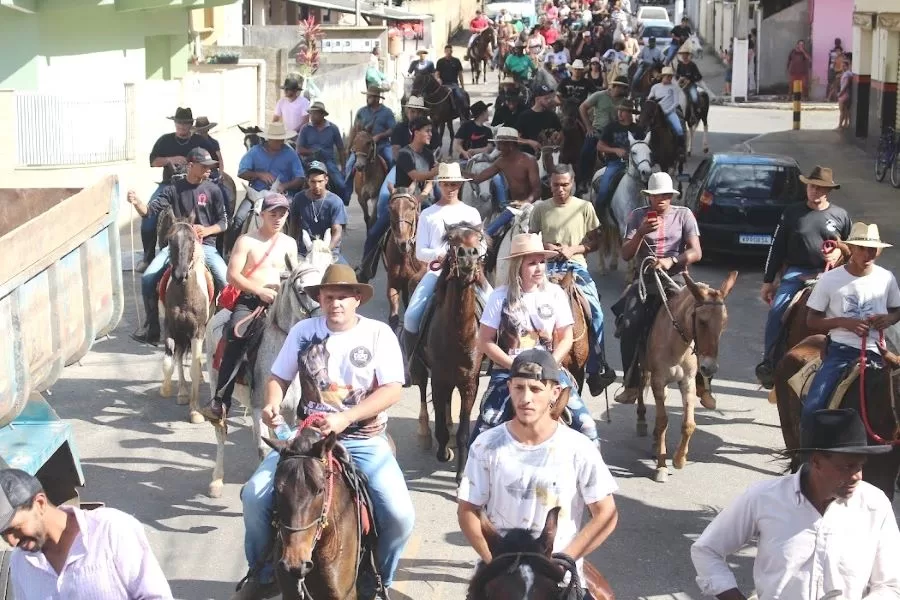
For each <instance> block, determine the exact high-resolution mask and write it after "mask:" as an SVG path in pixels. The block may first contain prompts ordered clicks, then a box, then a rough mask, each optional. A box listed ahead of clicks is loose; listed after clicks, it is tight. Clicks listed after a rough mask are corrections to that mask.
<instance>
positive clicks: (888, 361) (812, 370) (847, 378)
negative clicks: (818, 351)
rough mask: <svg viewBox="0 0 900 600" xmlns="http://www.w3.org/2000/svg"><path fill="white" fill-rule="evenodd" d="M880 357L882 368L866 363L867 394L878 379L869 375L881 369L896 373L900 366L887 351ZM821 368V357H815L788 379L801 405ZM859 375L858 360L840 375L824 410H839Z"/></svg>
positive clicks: (804, 401) (877, 382)
mask: <svg viewBox="0 0 900 600" xmlns="http://www.w3.org/2000/svg"><path fill="white" fill-rule="evenodd" d="M882 357H883V359H884V366H880V365H877V364H872V363H871V362H867V363H866V372H867V375H866V390H867V392H866V393H868V392H869V388H870V386H872V385H873V384H874V385H878V384H879V381H880V379H879V378H878V377H874V376H871V375H870V373H871V374H874V373H878V372H881V371H882V370H883V369H890V370H892V371H896V370H897V368H898V367H900V365H898V357H897V356H896V355H894V354H893V353H891V352H889V351H885V350H882ZM821 366H822V357H821V356H817V357H816V358H814V359H813V360H811V361H809V362H808V363H806V364H805V365H803V367H802V368H801V369H800V370H799V371H797V372H796V373H794V375H793V376H791V378H790V379H788V385H789V386H790V387H791V389H792V390H793V391H794V393H795V394H797V397H798V398H800V402H801V404H805V403H806V396H807V395H808V394H809V388H810V386H811V385H812V382H813V379H815V375H816V373H818V371H819V369H820V368H821ZM859 374H860V363H859V360H855V361H853V362H852V363H851V364H850V365H848V366H847V367H846V368H845V369H844V371H843V372H842V373H841V378H840V379H839V380H838V383H837V385H836V386H834V391H833V392H832V393H831V397H830V398H829V399H828V404H827V405H826V408H829V409H835V408H840V407H841V405H842V404H843V402H844V398H845V396H846V395H847V392H848V391H849V390H850V388H851V386H853V385H854V384H855V383H856V380H857V379H859Z"/></svg>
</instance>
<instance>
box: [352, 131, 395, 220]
mask: <svg viewBox="0 0 900 600" xmlns="http://www.w3.org/2000/svg"><path fill="white" fill-rule="evenodd" d="M350 151H351V152H352V153H353V154H354V155H355V156H356V164H355V165H354V167H353V190H354V191H355V192H356V200H357V202H359V207H360V208H361V209H362V213H363V220H364V221H365V222H366V230H367V231H368V229H369V227H370V226H371V225H372V223H374V222H375V216H376V213H375V211H376V205H377V204H378V193H379V191H380V190H381V186H382V184H383V183H384V178H385V177H387V174H388V171H389V170H390V169H389V168H388V165H387V163H385V162H384V159H383V158H382V157H381V156H380V155H379V154H378V145H377V144H376V143H375V140H374V139H373V137H372V134H371V132H370V131H368V130H365V129H363V130H360V131H358V132H356V135H354V136H353V142H352V144H351V146H350Z"/></svg>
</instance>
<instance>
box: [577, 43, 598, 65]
mask: <svg viewBox="0 0 900 600" xmlns="http://www.w3.org/2000/svg"><path fill="white" fill-rule="evenodd" d="M599 50H600V47H599V46H598V45H597V44H595V43H594V42H585V43H584V45H583V46H582V47H581V52H579V53H578V55H577V56H576V57H575V58H580V59H581V61H582V62H583V63H585V64H587V63H589V62H590V61H591V59H592V58H594V57H595V56H597V52H598V51H599Z"/></svg>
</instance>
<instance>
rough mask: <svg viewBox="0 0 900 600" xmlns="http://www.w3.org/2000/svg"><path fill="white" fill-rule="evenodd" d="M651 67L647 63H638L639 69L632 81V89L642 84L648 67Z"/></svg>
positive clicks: (636, 70)
mask: <svg viewBox="0 0 900 600" xmlns="http://www.w3.org/2000/svg"><path fill="white" fill-rule="evenodd" d="M648 66H650V65H648V64H647V63H638V66H637V69H635V71H634V78H633V79H632V80H631V89H632V90H633V89H634V86H636V85H637V84H639V83H640V82H641V77H643V76H644V71H646V70H647V67H648Z"/></svg>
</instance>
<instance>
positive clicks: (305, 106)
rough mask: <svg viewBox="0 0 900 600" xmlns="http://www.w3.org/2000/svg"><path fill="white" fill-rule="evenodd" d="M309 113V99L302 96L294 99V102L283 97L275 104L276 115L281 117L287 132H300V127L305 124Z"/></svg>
mask: <svg viewBox="0 0 900 600" xmlns="http://www.w3.org/2000/svg"><path fill="white" fill-rule="evenodd" d="M308 112H309V98H306V97H305V96H302V95H301V96H298V97H297V98H294V100H293V101H291V100H288V99H287V98H284V97H282V98H281V99H279V100H278V103H277V104H275V115H276V116H278V117H281V120H282V121H284V128H285V130H287V131H299V130H300V125H302V124H303V118H304V117H305V116H306V115H307V113H308Z"/></svg>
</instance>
